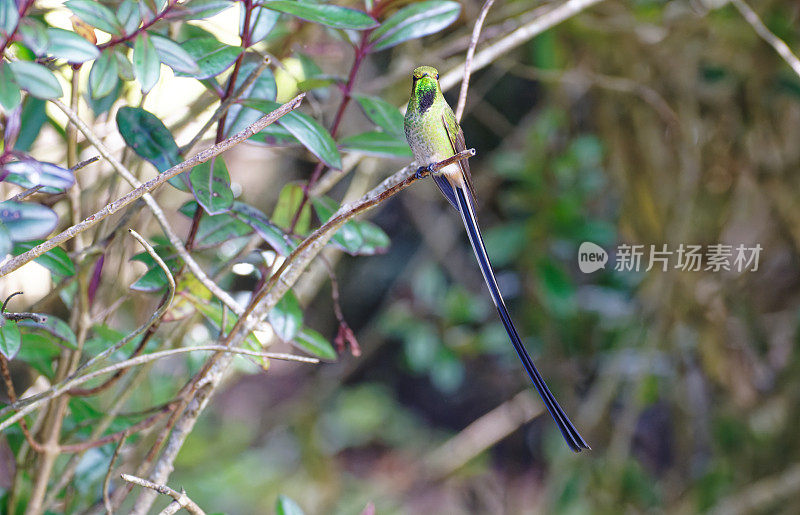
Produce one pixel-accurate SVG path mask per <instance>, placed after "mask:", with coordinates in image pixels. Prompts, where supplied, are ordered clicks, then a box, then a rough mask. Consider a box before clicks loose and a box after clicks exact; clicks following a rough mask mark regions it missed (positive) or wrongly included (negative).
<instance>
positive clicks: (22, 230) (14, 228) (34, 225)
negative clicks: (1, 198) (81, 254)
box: [0, 200, 58, 241]
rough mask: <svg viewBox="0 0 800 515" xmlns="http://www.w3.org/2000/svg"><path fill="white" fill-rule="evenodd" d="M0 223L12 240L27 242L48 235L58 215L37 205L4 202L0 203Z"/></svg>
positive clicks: (10, 201)
mask: <svg viewBox="0 0 800 515" xmlns="http://www.w3.org/2000/svg"><path fill="white" fill-rule="evenodd" d="M0 222H2V223H3V224H5V226H6V229H8V232H9V234H10V235H11V239H12V240H14V241H29V240H35V239H38V238H44V237H46V236H47V235H48V234H50V232H51V231H52V230H53V229H55V227H56V225H57V224H58V215H56V213H55V211H53V210H52V209H50V208H49V207H45V206H42V205H39V204H31V203H29V202H14V201H12V200H6V201H5V202H0Z"/></svg>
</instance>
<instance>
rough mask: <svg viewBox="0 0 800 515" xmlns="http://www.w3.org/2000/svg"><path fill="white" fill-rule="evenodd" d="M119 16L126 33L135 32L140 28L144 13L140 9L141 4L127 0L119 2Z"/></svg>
mask: <svg viewBox="0 0 800 515" xmlns="http://www.w3.org/2000/svg"><path fill="white" fill-rule="evenodd" d="M117 18H118V19H119V22H120V24H121V25H122V28H123V29H124V32H125V34H133V33H134V32H136V29H138V28H139V24H140V23H141V22H142V15H141V12H140V11H139V6H138V5H137V4H136V2H134V1H133V0H125V1H124V2H122V3H121V4H119V8H118V9H117Z"/></svg>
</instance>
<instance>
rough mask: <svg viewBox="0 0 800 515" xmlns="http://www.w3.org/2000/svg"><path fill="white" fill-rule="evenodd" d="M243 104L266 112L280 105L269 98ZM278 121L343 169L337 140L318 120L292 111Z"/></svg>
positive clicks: (327, 162)
mask: <svg viewBox="0 0 800 515" xmlns="http://www.w3.org/2000/svg"><path fill="white" fill-rule="evenodd" d="M242 104H244V105H245V106H247V107H252V108H253V109H258V110H259V111H262V112H264V113H270V112H272V111H274V110H275V109H277V108H278V107H280V104H277V103H275V102H271V101H269V100H254V99H250V100H243V101H242ZM278 123H279V124H281V125H282V126H283V127H284V128H285V129H286V130H287V131H289V132H290V133H291V135H292V136H294V137H295V138H297V140H298V141H300V143H302V144H303V146H304V147H306V148H307V149H308V150H309V152H311V153H312V154H314V155H315V156H316V157H317V158H319V160H320V161H322V162H323V163H325V164H326V165H328V166H330V167H331V168H333V169H335V170H341V168H342V156H341V155H339V150H338V149H337V148H336V142H335V141H333V138H332V137H331V135H330V133H329V132H328V131H327V130H325V128H324V127H323V126H322V125H320V124H319V123H318V122H317V121H316V120H314V119H313V118H311V117H310V116H308V115H307V114H304V113H299V112H297V111H291V112H289V113H286V114H285V115H284V116H282V117H281V118H280V119H279V120H278Z"/></svg>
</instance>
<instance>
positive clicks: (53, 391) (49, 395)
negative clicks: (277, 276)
mask: <svg viewBox="0 0 800 515" xmlns="http://www.w3.org/2000/svg"><path fill="white" fill-rule="evenodd" d="M196 351H214V352H229V353H232V354H242V355H244V356H255V357H258V358H268V359H280V360H285V361H297V362H300V363H319V360H318V359H317V358H309V357H306V356H298V355H296V354H286V353H282V352H257V351H251V350H248V349H234V348H230V347H227V346H224V345H198V346H195V347H181V348H178V349H168V350H162V351H158V352H152V353H150V354H145V355H144V356H137V357H135V358H131V359H126V360H124V361H120V362H118V363H114V364H113V365H109V366H107V367H105V368H101V369H100V370H96V371H94V372H89V373H87V374H84V375H81V376H78V377H75V378H73V379H71V380H68V381H65V382H63V383H60V384H59V385H57V386H55V387H53V388H50V389H49V390H47V391H46V392H43V393H41V394H37V395H32V396H30V397H26V398H24V399H20V400H19V401H18V402H16V403H15V404H13V405H11V406H7V407H5V408H3V409H2V410H0V416H1V415H4V414H6V413H8V412H9V411H10V410H12V409H16V408H21V409H20V410H19V411H18V412H17V413H15V414H14V415H12V416H10V417H8V418H7V419H5V420H3V421H2V422H0V431H3V430H4V429H6V428H7V427H8V426H10V425H11V424H13V423H15V422H16V421H17V420H19V419H21V418H22V417H24V416H25V415H27V414H28V413H30V412H31V411H33V410H35V409H36V408H38V407H39V406H40V405H41V404H42V403H43V402H44V401H48V400H50V399H53V398H55V397H59V396H61V395H64V393H66V392H67V391H68V390H69V389H70V388H73V387H75V386H78V385H81V384H84V383H86V382H88V381H91V380H92V379H95V378H97V377H100V376H103V375H105V374H110V373H112V372H116V371H117V370H121V369H124V368H129V367H133V366H139V365H143V364H145V363H149V362H151V361H155V360H159V359H163V358H166V357H169V356H174V355H176V354H185V353H187V352H196Z"/></svg>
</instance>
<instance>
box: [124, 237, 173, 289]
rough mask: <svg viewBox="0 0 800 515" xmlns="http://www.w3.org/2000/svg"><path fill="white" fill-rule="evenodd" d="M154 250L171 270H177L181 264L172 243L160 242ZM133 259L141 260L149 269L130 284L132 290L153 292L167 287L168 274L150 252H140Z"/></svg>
mask: <svg viewBox="0 0 800 515" xmlns="http://www.w3.org/2000/svg"><path fill="white" fill-rule="evenodd" d="M154 250H155V251H156V254H158V255H159V256H161V259H163V260H164V264H165V265H167V268H168V269H169V270H170V271H172V272H175V271H176V270H177V268H178V267H179V266H180V261H179V260H178V258H177V256H176V254H175V249H173V247H172V246H171V245H161V244H159V245H156V246H155V248H154ZM131 261H139V262H141V263H144V265H145V266H146V267H147V271H146V272H145V273H144V274H142V276H141V277H140V278H139V279H137V280H136V281H135V282H134V283H133V284H132V285H131V286H130V288H131V290H135V291H142V292H148V293H152V292H157V291H161V290H164V289H166V288H167V275H166V274H165V273H164V271H163V270H162V269H161V267H160V266H159V265H158V263H156V261H155V259H153V257H152V256H151V255H150V254H148V253H147V252H140V253H139V254H136V255H135V256H133V257H132V258H131Z"/></svg>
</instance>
